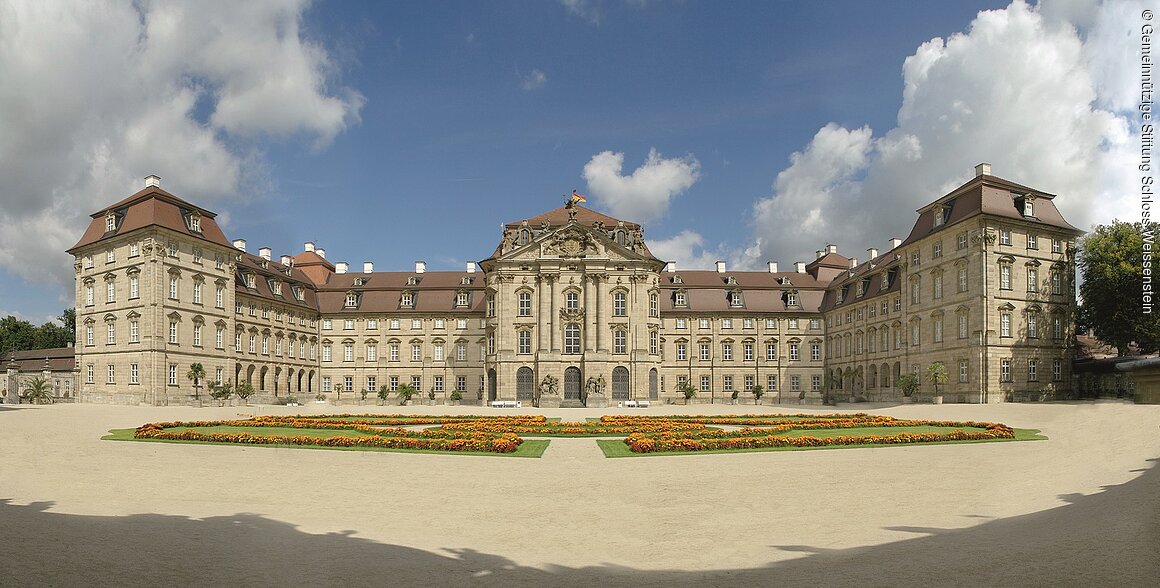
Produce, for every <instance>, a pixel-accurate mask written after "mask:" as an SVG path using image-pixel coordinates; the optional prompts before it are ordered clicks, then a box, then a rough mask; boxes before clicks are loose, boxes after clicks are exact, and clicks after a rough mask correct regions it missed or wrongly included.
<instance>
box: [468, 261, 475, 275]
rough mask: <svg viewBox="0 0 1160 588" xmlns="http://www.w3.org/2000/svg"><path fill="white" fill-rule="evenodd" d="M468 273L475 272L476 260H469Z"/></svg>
mask: <svg viewBox="0 0 1160 588" xmlns="http://www.w3.org/2000/svg"><path fill="white" fill-rule="evenodd" d="M467 273H469V274H474V273H475V262H474V261H469V262H467Z"/></svg>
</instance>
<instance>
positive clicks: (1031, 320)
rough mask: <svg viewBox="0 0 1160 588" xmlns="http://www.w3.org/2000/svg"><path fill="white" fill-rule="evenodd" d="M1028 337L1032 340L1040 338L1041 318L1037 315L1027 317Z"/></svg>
mask: <svg viewBox="0 0 1160 588" xmlns="http://www.w3.org/2000/svg"><path fill="white" fill-rule="evenodd" d="M1027 337H1028V338H1030V339H1038V338H1039V316H1038V315H1036V314H1029V315H1027Z"/></svg>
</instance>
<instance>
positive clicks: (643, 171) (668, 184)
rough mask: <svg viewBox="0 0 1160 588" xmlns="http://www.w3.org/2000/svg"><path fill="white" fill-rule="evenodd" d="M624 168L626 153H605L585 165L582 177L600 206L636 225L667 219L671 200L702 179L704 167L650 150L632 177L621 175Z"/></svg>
mask: <svg viewBox="0 0 1160 588" xmlns="http://www.w3.org/2000/svg"><path fill="white" fill-rule="evenodd" d="M623 168H624V154H623V153H614V152H612V151H603V152H601V153H597V154H596V155H593V156H592V159H591V160H589V162H588V163H587V164H585V165H584V172H583V176H584V180H585V181H587V182H588V192H589V194H590V195H591V196H593V197H595V199H596V202H597V203H598V204H600V205H601V206H604V207H605V208H607V209H608V210H609V211H610V212H611V213H612V215H613V216H615V217H617V218H622V219H624V220H629V221H633V222H637V223H646V222H649V221H652V220H656V219H659V218H660V217H662V216H664V214H665V212H666V211H668V209H669V203H670V202H671V201H672V199H673V198H674V197H675V196H677V195H678V194H680V193H682V192H684V191H685V190H688V189H689V187H690V186H692V185H693V184H694V183H695V182H696V181H697V179H698V178H699V177H700V175H701V163H700V162H698V161H697V159H696V158H695V157H693V156H692V155H689V156H686V157H677V158H672V159H665V158H664V157H661V154H660V153H658V152H657V150H656V149H649V152H648V159H647V160H645V162H644V163H643V164H641V166H640V167H638V168H636V170H635V171H633V172H632V175H628V176H625V175H622V170H623Z"/></svg>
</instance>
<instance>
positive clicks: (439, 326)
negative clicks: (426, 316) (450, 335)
mask: <svg viewBox="0 0 1160 588" xmlns="http://www.w3.org/2000/svg"><path fill="white" fill-rule="evenodd" d="M446 328H447V320H446V319H441V318H437V319H435V329H436V330H439V331H442V330H445V329H446Z"/></svg>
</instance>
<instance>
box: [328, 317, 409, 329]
mask: <svg viewBox="0 0 1160 588" xmlns="http://www.w3.org/2000/svg"><path fill="white" fill-rule="evenodd" d="M323 326H324V327H325V321H324V324H323ZM391 330H392V331H398V330H399V319H391Z"/></svg>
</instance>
